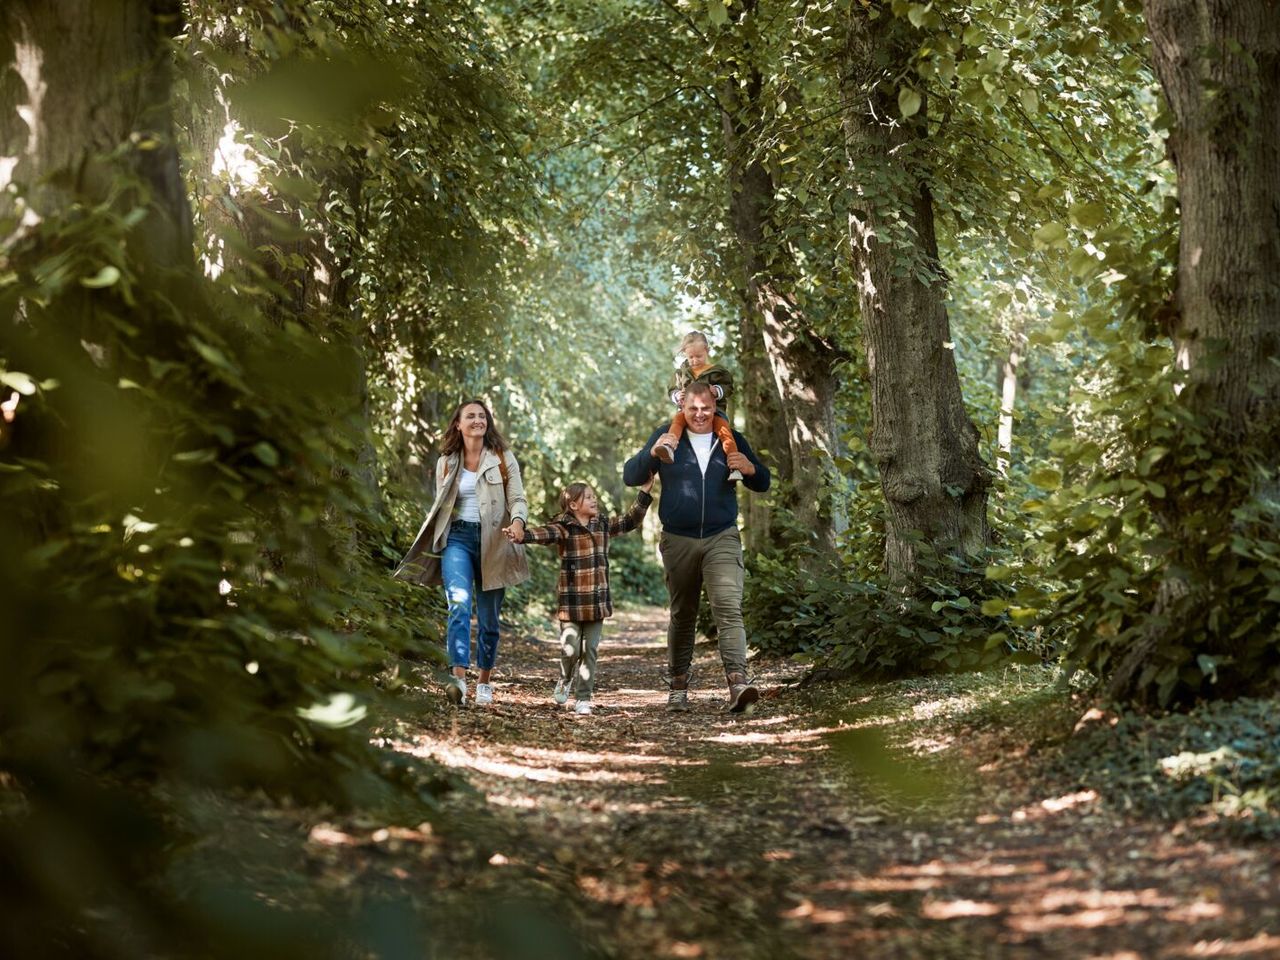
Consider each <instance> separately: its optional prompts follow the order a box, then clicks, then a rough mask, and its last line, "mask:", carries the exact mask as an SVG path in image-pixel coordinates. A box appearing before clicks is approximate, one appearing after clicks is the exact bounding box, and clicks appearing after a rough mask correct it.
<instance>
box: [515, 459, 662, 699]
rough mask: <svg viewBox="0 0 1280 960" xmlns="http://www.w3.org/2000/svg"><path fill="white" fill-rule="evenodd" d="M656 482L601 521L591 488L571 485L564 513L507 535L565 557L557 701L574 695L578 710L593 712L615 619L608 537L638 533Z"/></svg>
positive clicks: (563, 501)
mask: <svg viewBox="0 0 1280 960" xmlns="http://www.w3.org/2000/svg"><path fill="white" fill-rule="evenodd" d="M652 487H653V477H650V478H649V482H648V483H645V484H643V485H642V486H641V487H640V493H639V494H637V495H636V502H635V503H634V504H632V506H631V509H630V510H628V511H627V512H626V513H625V514H623V515H622V516H621V517H612V518H608V517H601V516H600V504H599V501H598V500H597V499H596V492H595V491H594V490H593V489H591V485H590V484H587V483H571V484H569V486H567V487H565V488H564V489H563V490H562V491H560V509H561V511H562V512H561V514H560V515H559V516H558V517H556V518H555V519H554V520H552V521H551V522H550V523H548V524H547V525H546V526H543V527H533V528H531V529H528V530H525V529H523V527H522V528H521V529H516V528H515V525H514V524H513V525H512V526H511V527H509V528H508V532H507V536H508V537H510V538H511V539H512V541H514V542H515V543H545V544H548V545H551V544H554V545H555V547H556V549H557V550H559V552H560V582H559V586H558V588H557V593H558V596H557V604H556V605H557V607H558V608H559V609H558V610H557V611H556V617H557V619H559V621H560V679H559V680H558V681H556V686H555V691H554V692H553V693H552V697H554V698H555V701H556V703H565V702H566V701H568V699H569V693H570V691H571V690H572V692H573V696H574V699H575V700H576V701H577V702H576V703H575V705H574V710H575V712H577V713H580V714H589V713H590V712H591V693H592V690H593V689H594V688H595V682H596V655H597V653H598V651H599V649H600V636H601V634H602V633H603V632H604V620H605V618H606V617H610V616H612V615H613V601H612V600H611V599H610V596H609V538H610V537H613V536H616V535H618V534H620V533H626V532H627V531H628V530H634V529H635V528H636V527H638V526H640V524H641V522H642V521H643V520H644V515H645V513H646V511H648V509H649V504H650V503H652V502H653V497H652V496H650V495H649V491H650V489H652Z"/></svg>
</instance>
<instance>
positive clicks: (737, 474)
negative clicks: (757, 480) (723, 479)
mask: <svg viewBox="0 0 1280 960" xmlns="http://www.w3.org/2000/svg"><path fill="white" fill-rule="evenodd" d="M741 479H742V471H741V470H730V471H729V482H730V483H737V482H738V481H739V480H741Z"/></svg>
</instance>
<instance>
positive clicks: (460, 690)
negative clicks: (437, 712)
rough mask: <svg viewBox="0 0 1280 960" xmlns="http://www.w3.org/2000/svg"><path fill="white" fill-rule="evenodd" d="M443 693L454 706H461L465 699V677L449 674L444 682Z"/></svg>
mask: <svg viewBox="0 0 1280 960" xmlns="http://www.w3.org/2000/svg"><path fill="white" fill-rule="evenodd" d="M444 695H445V696H446V697H448V698H449V702H450V703H452V704H453V705H454V706H455V707H460V706H462V705H463V704H464V703H466V700H467V681H466V679H465V678H463V677H455V676H454V675H453V674H449V677H448V679H446V680H445V682H444Z"/></svg>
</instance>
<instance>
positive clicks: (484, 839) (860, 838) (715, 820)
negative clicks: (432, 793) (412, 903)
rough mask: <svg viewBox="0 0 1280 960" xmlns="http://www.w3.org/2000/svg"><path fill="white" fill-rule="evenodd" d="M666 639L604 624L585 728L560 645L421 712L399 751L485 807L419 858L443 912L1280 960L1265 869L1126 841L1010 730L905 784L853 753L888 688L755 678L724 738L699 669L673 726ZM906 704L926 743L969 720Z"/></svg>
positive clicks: (822, 941) (976, 736) (505, 660)
mask: <svg viewBox="0 0 1280 960" xmlns="http://www.w3.org/2000/svg"><path fill="white" fill-rule="evenodd" d="M661 617H662V611H661V610H643V611H639V612H631V613H626V614H623V615H621V616H619V617H618V618H617V619H616V620H614V621H612V622H611V624H610V625H609V628H608V629H607V630H606V634H605V640H604V644H603V646H602V650H601V658H600V679H599V684H598V690H597V695H596V704H597V709H596V712H595V714H594V715H592V716H590V717H579V716H575V715H574V714H573V713H572V710H571V709H570V707H571V704H570V706H567V707H560V706H557V705H556V704H554V703H553V702H552V700H551V698H550V696H549V694H550V687H551V680H552V678H553V676H554V673H555V667H554V657H555V646H554V644H553V642H552V640H551V638H550V637H549V636H548V637H547V638H546V639H545V640H537V639H534V638H525V639H510V640H506V639H504V647H503V650H502V654H501V661H500V669H499V671H498V673H497V674H496V675H495V682H496V703H495V705H494V706H493V707H491V708H475V707H468V708H466V709H463V710H456V709H450V708H448V707H447V706H446V705H445V704H444V702H443V700H442V698H440V697H439V695H438V694H437V693H435V692H434V691H430V692H426V691H424V693H423V695H422V701H421V704H420V705H421V708H422V709H421V712H420V713H419V714H418V717H417V719H416V720H415V725H414V727H412V728H410V729H407V730H406V731H405V734H406V736H405V737H404V739H403V741H402V742H401V744H400V747H401V749H404V750H408V751H411V752H413V753H415V754H418V755H428V756H431V757H434V758H435V759H437V760H438V761H440V762H441V763H444V764H446V765H448V766H450V767H452V768H455V769H458V770H460V771H461V772H463V773H464V774H465V776H466V777H467V778H468V779H469V780H470V781H471V782H472V783H473V784H474V785H475V786H476V787H477V788H478V789H479V790H480V791H481V792H482V793H483V795H484V796H485V798H486V799H487V803H484V804H480V803H477V802H476V798H473V800H472V801H471V803H470V805H469V804H468V802H467V801H466V800H465V799H464V798H459V799H458V800H457V801H453V802H452V807H453V812H454V814H455V815H456V816H458V817H459V818H462V822H466V820H465V818H466V817H467V816H474V817H476V818H477V819H475V820H474V821H473V825H474V827H475V832H474V834H471V835H470V836H469V838H468V839H450V838H449V837H442V838H440V839H439V844H438V846H437V848H436V849H435V852H434V853H433V854H431V855H430V856H428V857H426V860H427V861H428V862H432V863H434V866H433V868H432V877H433V885H434V886H435V887H436V888H437V890H438V891H439V892H440V893H441V894H442V895H447V896H451V897H458V898H461V899H462V900H465V899H466V898H467V897H468V896H479V895H480V892H481V891H486V892H488V893H492V894H495V895H496V896H498V897H501V896H507V895H514V891H517V890H521V889H525V888H526V887H523V886H521V883H517V882H516V880H515V879H514V878H517V877H519V878H521V881H522V882H524V881H531V880H532V881H535V882H536V883H537V884H539V885H541V888H542V890H543V896H542V899H543V901H544V903H550V904H552V905H553V907H552V909H553V911H556V912H558V915H559V916H562V917H563V918H564V926H565V929H569V928H572V929H573V931H574V934H573V938H572V939H577V940H578V941H580V942H583V943H585V944H587V948H588V952H590V953H595V954H599V955H606V956H614V957H620V958H632V957H634V958H650V957H706V958H731V957H732V958H743V957H762V958H763V957H770V958H787V957H797V958H836V957H860V956H868V957H945V958H953V957H1071V958H1079V957H1096V958H1111V960H1122V958H1124V960H1127V958H1136V957H1157V956H1159V957H1199V956H1233V957H1280V907H1278V905H1280V887H1278V886H1277V881H1276V877H1277V874H1278V873H1280V870H1278V869H1277V866H1278V865H1277V860H1276V852H1275V848H1274V847H1247V846H1235V845H1230V844H1227V843H1223V842H1218V841H1209V840H1205V839H1187V838H1185V837H1179V836H1175V835H1174V834H1173V833H1171V832H1170V831H1169V830H1167V829H1166V828H1165V827H1163V826H1159V825H1154V824H1145V823H1137V824H1134V823H1125V822H1122V821H1121V820H1119V819H1118V818H1117V817H1115V816H1114V815H1112V814H1109V813H1106V812H1104V811H1103V810H1102V809H1100V807H1099V805H1098V803H1097V802H1096V799H1095V798H1094V797H1093V796H1092V795H1091V794H1090V793H1088V792H1076V793H1072V792H1065V793H1058V794H1056V795H1054V794H1053V788H1045V787H1044V786H1043V785H1037V784H1036V783H1035V782H1034V778H1033V777H1032V778H1028V777H1027V776H1025V775H1019V773H1018V771H1019V770H1020V769H1022V768H1023V767H1025V766H1026V764H1027V761H1026V759H1025V757H1024V756H1018V755H1017V754H1019V753H1021V754H1025V744H1023V745H1022V749H1021V750H1018V749H1016V748H1015V747H1014V746H1011V744H1010V739H1011V738H1010V735H1009V734H1008V732H1007V731H1001V730H987V729H979V728H966V727H964V726H963V725H961V726H957V725H956V724H955V723H954V722H951V721H947V720H944V719H939V721H938V724H937V725H936V726H935V727H928V725H927V724H926V728H925V734H921V732H920V729H921V728H920V727H919V726H918V725H917V727H916V728H914V729H915V734H914V736H915V742H914V743H913V744H911V745H910V746H911V748H912V749H913V750H914V751H915V752H917V753H920V754H925V755H928V756H931V757H932V759H933V760H936V761H937V762H936V763H933V764H932V765H926V766H925V767H924V768H922V771H917V772H916V773H914V774H912V776H913V777H914V779H909V780H904V781H902V782H898V781H897V780H895V779H894V778H895V777H896V774H895V773H894V772H893V769H894V765H895V763H896V761H895V760H894V758H893V756H892V755H890V754H884V753H881V752H879V747H878V745H877V743H878V741H875V740H869V739H865V738H862V739H860V738H859V737H857V736H855V735H854V734H856V732H857V731H859V730H862V731H864V732H865V731H867V730H873V731H876V730H888V731H889V732H890V734H891V733H892V729H891V726H889V725H888V720H887V719H886V717H887V716H888V715H887V714H886V715H884V716H880V715H878V714H877V710H878V708H879V704H878V702H877V695H876V694H875V693H874V688H868V687H860V688H856V689H855V690H853V691H852V692H851V691H850V690H849V689H845V690H840V689H837V688H831V687H828V688H826V689H820V690H817V691H805V690H799V689H796V688H795V687H794V686H793V685H791V681H793V680H795V679H796V678H797V677H798V675H799V671H798V668H796V667H795V666H794V665H790V664H772V665H764V666H758V667H757V669H758V671H759V679H760V681H761V686H762V688H763V689H764V690H765V696H764V698H763V699H762V700H761V702H760V703H759V704H758V705H757V707H756V709H755V711H754V712H753V713H752V714H751V715H749V716H745V717H733V716H730V715H728V714H725V713H723V712H722V709H721V708H722V707H723V704H724V695H725V689H724V684H723V678H722V674H721V671H720V669H719V666H718V660H717V658H716V656H715V652H714V648H712V647H711V646H709V645H706V644H700V645H699V648H698V659H697V662H696V664H695V681H694V696H693V704H694V708H693V710H692V712H690V713H688V714H685V715H669V714H667V713H666V712H665V711H664V706H665V700H666V691H665V689H664V688H663V687H662V686H661V682H660V672H661V670H662V666H663V663H664V656H665V647H664V644H663V640H662V636H663V634H662V631H663V629H664V625H665V621H663V620H662V619H661ZM896 689H897V696H898V698H899V701H900V702H905V703H906V704H907V710H908V713H909V714H910V715H911V716H912V717H914V718H916V719H920V718H924V719H925V720H926V721H927V720H929V718H930V716H931V712H930V711H935V712H938V713H939V714H941V713H945V712H946V710H947V709H949V708H950V707H954V706H955V704H950V705H948V703H947V702H946V698H945V697H944V698H938V697H937V695H936V689H937V688H936V687H934V688H928V687H927V685H924V686H921V687H920V688H919V690H915V689H914V688H912V687H911V685H910V684H908V685H905V686H904V685H896ZM868 691H872V692H870V693H869V692H868ZM904 698H905V699H904ZM1012 739H1013V740H1014V741H1015V743H1016V741H1017V737H1016V736H1015V737H1013V738H1012ZM956 785H959V786H960V787H961V788H962V789H961V790H960V792H958V793H956V794H955V795H949V794H948V793H947V790H948V788H949V787H954V786H956ZM1046 789H1048V790H1049V792H1048V793H1046ZM894 797H896V799H893V798H894ZM410 839H412V838H410ZM392 859H393V860H394V851H393V858H392ZM415 863H416V864H418V865H419V866H413V865H407V866H405V867H404V868H403V869H401V868H400V867H393V868H392V873H393V874H394V875H395V876H397V877H409V878H412V877H414V876H420V875H421V874H420V870H421V867H420V865H421V863H422V859H421V858H419V859H418V860H416V861H415ZM384 870H385V868H384ZM526 886H527V885H526ZM481 912H482V913H483V911H481ZM485 915H486V916H492V913H489V914H485ZM568 943H569V941H566V943H565V945H563V950H565V951H568V950H570V947H569V946H568ZM486 949H487V950H489V951H490V952H494V953H495V954H497V955H501V948H500V947H495V946H490V947H488V948H486ZM517 952H519V951H517ZM547 955H548V956H555V955H557V952H556V950H555V949H552V948H548V953H547Z"/></svg>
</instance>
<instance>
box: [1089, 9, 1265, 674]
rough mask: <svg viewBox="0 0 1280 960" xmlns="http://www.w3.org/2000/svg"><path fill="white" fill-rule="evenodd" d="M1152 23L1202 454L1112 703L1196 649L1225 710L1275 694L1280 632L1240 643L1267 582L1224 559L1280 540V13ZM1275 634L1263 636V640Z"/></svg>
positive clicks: (1174, 475) (1206, 14) (1193, 429)
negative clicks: (1241, 624)
mask: <svg viewBox="0 0 1280 960" xmlns="http://www.w3.org/2000/svg"><path fill="white" fill-rule="evenodd" d="M1143 10H1144V12H1145V15H1146V21H1147V31H1148V33H1149V34H1150V37H1151V43H1152V52H1153V57H1154V61H1155V68H1156V74H1157V76H1158V77H1159V78H1160V84H1161V86H1162V87H1163V89H1164V93H1165V97H1166V99H1167V101H1168V104H1169V108H1170V111H1171V112H1172V114H1173V117H1174V127H1173V131H1172V132H1171V134H1170V137H1169V143H1168V146H1169V152H1170V154H1171V156H1172V158H1173V163H1174V167H1175V169H1176V170H1177V176H1178V201H1179V206H1180V237H1179V253H1178V293H1177V309H1178V314H1177V319H1176V322H1175V324H1174V328H1173V339H1174V344H1175V346H1176V349H1177V353H1176V357H1177V363H1178V366H1179V367H1180V369H1181V370H1183V371H1185V376H1186V380H1185V385H1184V387H1183V389H1182V392H1181V393H1180V395H1179V403H1181V404H1182V405H1183V406H1184V408H1185V410H1186V412H1187V414H1188V416H1187V418H1186V420H1185V421H1184V423H1185V426H1184V429H1183V430H1182V431H1181V432H1180V433H1179V435H1178V436H1176V437H1175V438H1174V443H1175V444H1179V445H1184V446H1185V448H1186V450H1185V451H1175V454H1174V455H1172V456H1167V457H1165V458H1164V460H1163V464H1165V465H1166V466H1165V467H1164V469H1165V470H1166V471H1169V474H1168V475H1167V476H1165V477H1164V479H1165V480H1166V481H1167V482H1168V487H1169V490H1170V495H1169V496H1168V497H1166V498H1161V499H1160V502H1159V505H1158V507H1157V509H1158V511H1159V516H1160V519H1161V521H1162V523H1163V524H1164V527H1165V529H1166V531H1167V532H1168V534H1169V535H1170V537H1171V539H1172V541H1173V543H1174V546H1173V548H1172V549H1171V550H1170V552H1169V553H1168V555H1167V557H1166V560H1167V562H1166V566H1165V568H1164V571H1163V579H1162V580H1161V582H1160V585H1159V589H1158V591H1157V595H1156V597H1155V600H1154V602H1153V604H1152V607H1151V610H1150V612H1149V617H1148V620H1147V622H1146V624H1145V625H1144V627H1143V629H1142V630H1141V631H1140V633H1139V635H1138V637H1137V639H1136V640H1135V641H1134V642H1133V643H1132V644H1131V645H1130V646H1129V648H1128V650H1126V651H1125V652H1124V655H1123V657H1120V658H1119V662H1118V664H1117V665H1116V666H1115V667H1114V668H1112V669H1110V670H1109V671H1107V676H1106V683H1105V686H1104V688H1103V689H1104V693H1105V695H1106V696H1108V697H1110V698H1116V699H1118V698H1129V697H1133V696H1139V697H1142V696H1144V695H1145V693H1146V691H1145V690H1144V685H1145V684H1146V682H1147V680H1149V676H1148V675H1149V674H1150V672H1151V669H1152V665H1153V663H1157V662H1158V660H1159V657H1158V656H1157V653H1158V651H1162V649H1167V648H1168V647H1170V646H1181V647H1183V648H1184V649H1191V650H1193V651H1194V652H1195V653H1196V654H1197V655H1198V656H1197V663H1199V661H1200V658H1201V657H1203V656H1208V657H1210V658H1211V660H1212V658H1217V659H1218V660H1220V661H1221V662H1223V663H1225V664H1229V665H1230V666H1229V667H1227V669H1226V670H1224V671H1222V675H1221V676H1219V674H1218V672H1217V671H1216V670H1211V671H1209V672H1210V674H1211V675H1210V676H1208V677H1206V678H1205V681H1204V682H1203V683H1201V684H1200V688H1199V689H1197V688H1196V685H1195V684H1194V683H1191V684H1190V691H1189V694H1188V695H1189V696H1200V695H1203V693H1204V692H1205V690H1206V689H1207V688H1209V687H1211V688H1212V690H1213V692H1214V693H1215V694H1217V695H1219V696H1227V695H1232V694H1239V693H1249V692H1255V691H1256V692H1261V693H1267V692H1270V689H1271V685H1273V684H1274V670H1275V652H1274V650H1275V641H1274V632H1272V633H1271V639H1270V641H1269V643H1268V642H1265V641H1263V642H1258V641H1257V639H1256V638H1255V637H1254V636H1253V632H1252V631H1247V632H1245V633H1244V634H1241V633H1240V631H1239V630H1237V629H1235V627H1236V621H1235V618H1236V617H1237V616H1239V615H1240V614H1241V613H1245V614H1248V613H1251V612H1254V611H1253V610H1252V609H1247V610H1231V609H1230V608H1228V613H1227V616H1226V617H1225V618H1224V617H1223V616H1222V615H1221V611H1222V609H1223V607H1224V604H1225V603H1226V602H1227V601H1229V600H1231V599H1232V598H1236V602H1237V603H1240V602H1242V601H1241V600H1240V599H1239V598H1240V597H1241V596H1249V593H1248V591H1249V589H1250V586H1249V585H1250V578H1251V577H1252V576H1253V574H1254V573H1256V572H1257V571H1256V568H1254V567H1253V566H1252V565H1251V563H1250V562H1249V561H1248V560H1245V559H1243V558H1242V556H1241V555H1240V554H1238V553H1236V552H1235V551H1234V550H1231V551H1226V552H1222V551H1223V547H1225V546H1227V545H1228V544H1230V543H1231V542H1232V541H1233V540H1235V539H1236V538H1237V537H1239V538H1241V539H1242V540H1243V541H1244V542H1249V541H1250V540H1252V541H1254V542H1259V541H1261V542H1264V543H1268V544H1269V543H1273V542H1274V541H1275V539H1276V522H1277V521H1276V512H1275V507H1274V504H1275V503H1276V502H1277V500H1280V489H1278V488H1277V483H1278V481H1277V478H1276V472H1275V464H1276V450H1277V449H1280V283H1278V282H1277V277H1280V3H1278V2H1277V0H1194V2H1193V0H1143ZM1160 442H1168V441H1167V440H1163V439H1162V440H1161V441H1160ZM1186 464H1191V465H1192V466H1190V467H1188V466H1185V465H1186ZM1213 464H1223V465H1229V471H1230V475H1229V476H1227V477H1224V478H1222V482H1221V483H1210V482H1209V481H1207V480H1205V479H1204V478H1205V476H1208V475H1209V474H1208V473H1207V472H1206V473H1201V472H1200V469H1199V468H1200V467H1202V466H1204V465H1213ZM1259 467H1261V469H1259ZM1249 516H1252V517H1253V518H1254V519H1252V520H1242V519H1241V518H1242V517H1249ZM1211 551H1212V552H1211ZM1246 556H1247V551H1246ZM1263 589H1264V590H1265V588H1263ZM1268 599H1269V598H1268ZM1262 603H1263V604H1265V603H1266V600H1263V601H1262ZM1272 622H1273V623H1274V621H1272ZM1271 629H1272V630H1274V627H1272V628H1271ZM1266 630H1267V627H1266V626H1260V627H1259V630H1258V634H1260V635H1262V634H1264V631H1266ZM1140 671H1141V672H1140ZM1201 672H1202V673H1203V672H1204V669H1203V668H1201ZM1188 682H1189V681H1188ZM1159 695H1160V697H1161V699H1163V698H1164V697H1165V696H1166V695H1167V692H1166V691H1160V692H1159Z"/></svg>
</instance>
